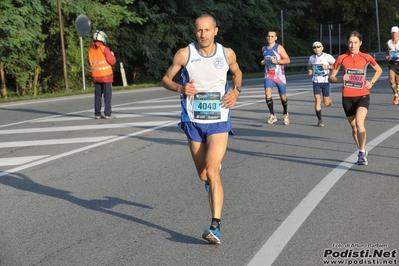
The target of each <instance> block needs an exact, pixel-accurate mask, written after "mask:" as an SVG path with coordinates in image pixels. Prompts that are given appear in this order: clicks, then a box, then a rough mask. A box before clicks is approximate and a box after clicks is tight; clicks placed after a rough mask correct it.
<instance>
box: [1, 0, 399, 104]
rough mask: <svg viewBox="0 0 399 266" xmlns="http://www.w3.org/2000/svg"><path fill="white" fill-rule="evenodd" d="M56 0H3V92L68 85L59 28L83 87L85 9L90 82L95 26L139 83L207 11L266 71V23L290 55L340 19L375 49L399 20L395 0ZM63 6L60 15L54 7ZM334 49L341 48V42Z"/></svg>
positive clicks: (249, 61)
mask: <svg viewBox="0 0 399 266" xmlns="http://www.w3.org/2000/svg"><path fill="white" fill-rule="evenodd" d="M59 3H60V6H58V4H57V1H55V0H2V1H0V25H2V27H0V81H1V95H2V97H7V95H10V94H13V95H18V96H23V95H39V94H41V93H56V92H59V91H63V90H65V85H64V84H65V79H64V72H63V63H64V62H63V56H62V45H61V37H60V36H61V35H60V30H61V29H62V31H63V37H64V40H65V44H64V47H65V57H66V60H65V61H66V70H67V81H68V84H69V87H70V89H71V90H74V91H76V90H82V89H83V86H82V82H83V77H82V60H81V50H80V39H79V37H80V36H79V35H78V33H77V31H76V28H75V22H76V19H77V17H78V16H79V15H81V14H84V15H86V16H88V17H89V18H90V21H91V25H92V28H93V30H92V32H91V33H89V34H88V35H87V36H85V37H83V38H82V40H83V58H84V64H85V65H84V68H85V80H86V83H87V84H89V85H90V84H91V75H90V68H89V65H88V62H87V51H88V50H89V48H90V46H91V42H92V39H91V38H92V33H93V32H94V31H95V30H102V31H104V32H105V33H106V34H107V35H108V39H107V45H109V46H110V48H111V49H112V50H113V51H114V53H115V55H116V57H117V59H118V62H122V63H123V65H124V69H125V72H126V75H127V81H128V83H129V84H133V83H136V84H137V83H146V82H159V80H160V79H161V78H162V75H163V74H164V73H165V71H166V69H167V68H168V67H169V65H170V63H171V61H172V58H173V55H174V54H175V53H176V51H177V50H178V49H179V48H182V47H184V46H186V45H187V44H188V43H190V42H192V41H195V35H194V20H195V18H197V17H198V16H199V15H201V14H204V13H208V14H211V15H213V16H214V17H215V18H216V20H217V24H218V27H219V33H218V36H217V37H216V40H217V41H218V42H220V43H222V44H223V45H224V46H226V47H231V48H233V49H234V51H235V52H236V54H237V61H238V63H239V64H240V67H241V69H242V71H243V72H244V74H245V73H251V72H260V71H262V67H261V66H260V64H259V62H260V61H261V59H262V55H261V48H262V46H263V45H265V44H266V39H265V35H266V33H267V30H269V29H273V30H275V31H276V32H277V33H278V35H279V36H278V38H279V42H280V43H281V40H282V37H284V46H285V49H286V50H287V53H288V54H289V55H290V56H304V55H310V54H311V47H310V46H311V43H313V42H314V41H316V40H319V39H320V25H337V24H340V25H342V28H341V31H342V34H343V36H344V38H345V36H346V34H347V33H349V32H350V31H352V30H357V31H359V32H360V33H361V34H362V35H363V45H362V51H364V52H375V51H378V48H379V47H382V51H385V48H386V41H387V40H388V39H389V38H390V32H389V31H390V28H391V27H392V26H395V25H397V26H399V1H392V0H352V1H348V0H323V1H320V0H296V1H292V0H245V1H244V0H202V1H197V0H168V1H164V0H79V1H77V0H61V1H59ZM59 7H60V8H61V17H60V16H59V13H58V12H57V10H58V8H59ZM377 10H378V13H377ZM281 11H283V15H284V16H283V24H282V23H281V22H282V21H281V19H280V18H281V16H280V15H281ZM377 17H378V18H379V19H378V21H377ZM60 18H61V21H62V28H61V27H60V23H59V20H60ZM281 24H282V25H281ZM378 28H379V29H380V31H379V32H380V35H379V36H378ZM282 30H283V33H284V35H283V36H281V34H280V33H281V31H282ZM378 39H380V43H378ZM324 46H326V44H325V45H324ZM332 48H333V51H334V52H335V53H337V51H338V46H334V47H332ZM341 50H342V51H343V52H344V51H346V46H345V45H341ZM326 51H328V50H327V49H326ZM119 71H120V69H119V63H118V64H117V65H116V67H115V68H114V72H115V78H116V79H115V82H114V85H121V84H122V81H121V78H120V72H119ZM244 76H245V75H244Z"/></svg>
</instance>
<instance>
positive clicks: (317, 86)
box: [313, 82, 331, 97]
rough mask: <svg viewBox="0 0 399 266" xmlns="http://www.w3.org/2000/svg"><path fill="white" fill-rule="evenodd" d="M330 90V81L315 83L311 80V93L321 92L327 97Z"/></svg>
mask: <svg viewBox="0 0 399 266" xmlns="http://www.w3.org/2000/svg"><path fill="white" fill-rule="evenodd" d="M330 92H331V85H330V83H328V82H326V83H324V82H323V83H317V82H313V94H314V95H316V94H320V95H321V94H323V97H329V96H330Z"/></svg>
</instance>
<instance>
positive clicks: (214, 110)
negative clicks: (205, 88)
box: [194, 92, 221, 120]
mask: <svg viewBox="0 0 399 266" xmlns="http://www.w3.org/2000/svg"><path fill="white" fill-rule="evenodd" d="M220 105H221V103H220V92H199V93H198V94H196V95H194V118H195V119H201V120H216V119H220V118H221V116H220Z"/></svg>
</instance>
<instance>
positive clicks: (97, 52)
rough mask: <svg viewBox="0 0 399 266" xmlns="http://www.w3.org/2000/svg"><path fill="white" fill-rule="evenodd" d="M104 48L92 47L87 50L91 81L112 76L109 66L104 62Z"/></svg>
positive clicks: (102, 46)
mask: <svg viewBox="0 0 399 266" xmlns="http://www.w3.org/2000/svg"><path fill="white" fill-rule="evenodd" d="M105 48H106V47H105V46H104V45H100V47H99V48H98V49H94V48H93V47H92V48H91V49H90V50H89V63H90V68H91V75H92V77H93V79H96V78H101V77H106V76H110V75H113V72H112V67H111V65H110V64H108V62H107V60H105V56H104V53H103V51H104V49H105Z"/></svg>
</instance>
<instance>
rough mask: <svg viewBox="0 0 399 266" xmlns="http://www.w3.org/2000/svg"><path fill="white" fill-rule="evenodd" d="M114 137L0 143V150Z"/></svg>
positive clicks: (98, 140) (84, 141)
mask: <svg viewBox="0 0 399 266" xmlns="http://www.w3.org/2000/svg"><path fill="white" fill-rule="evenodd" d="M115 137H116V136H103V137H88V138H69V139H45V140H27V141H10V142H0V149H1V148H15V147H31V146H44V145H58V144H74V143H88V142H100V141H104V140H107V139H110V138H115ZM0 160H1V159H0Z"/></svg>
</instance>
